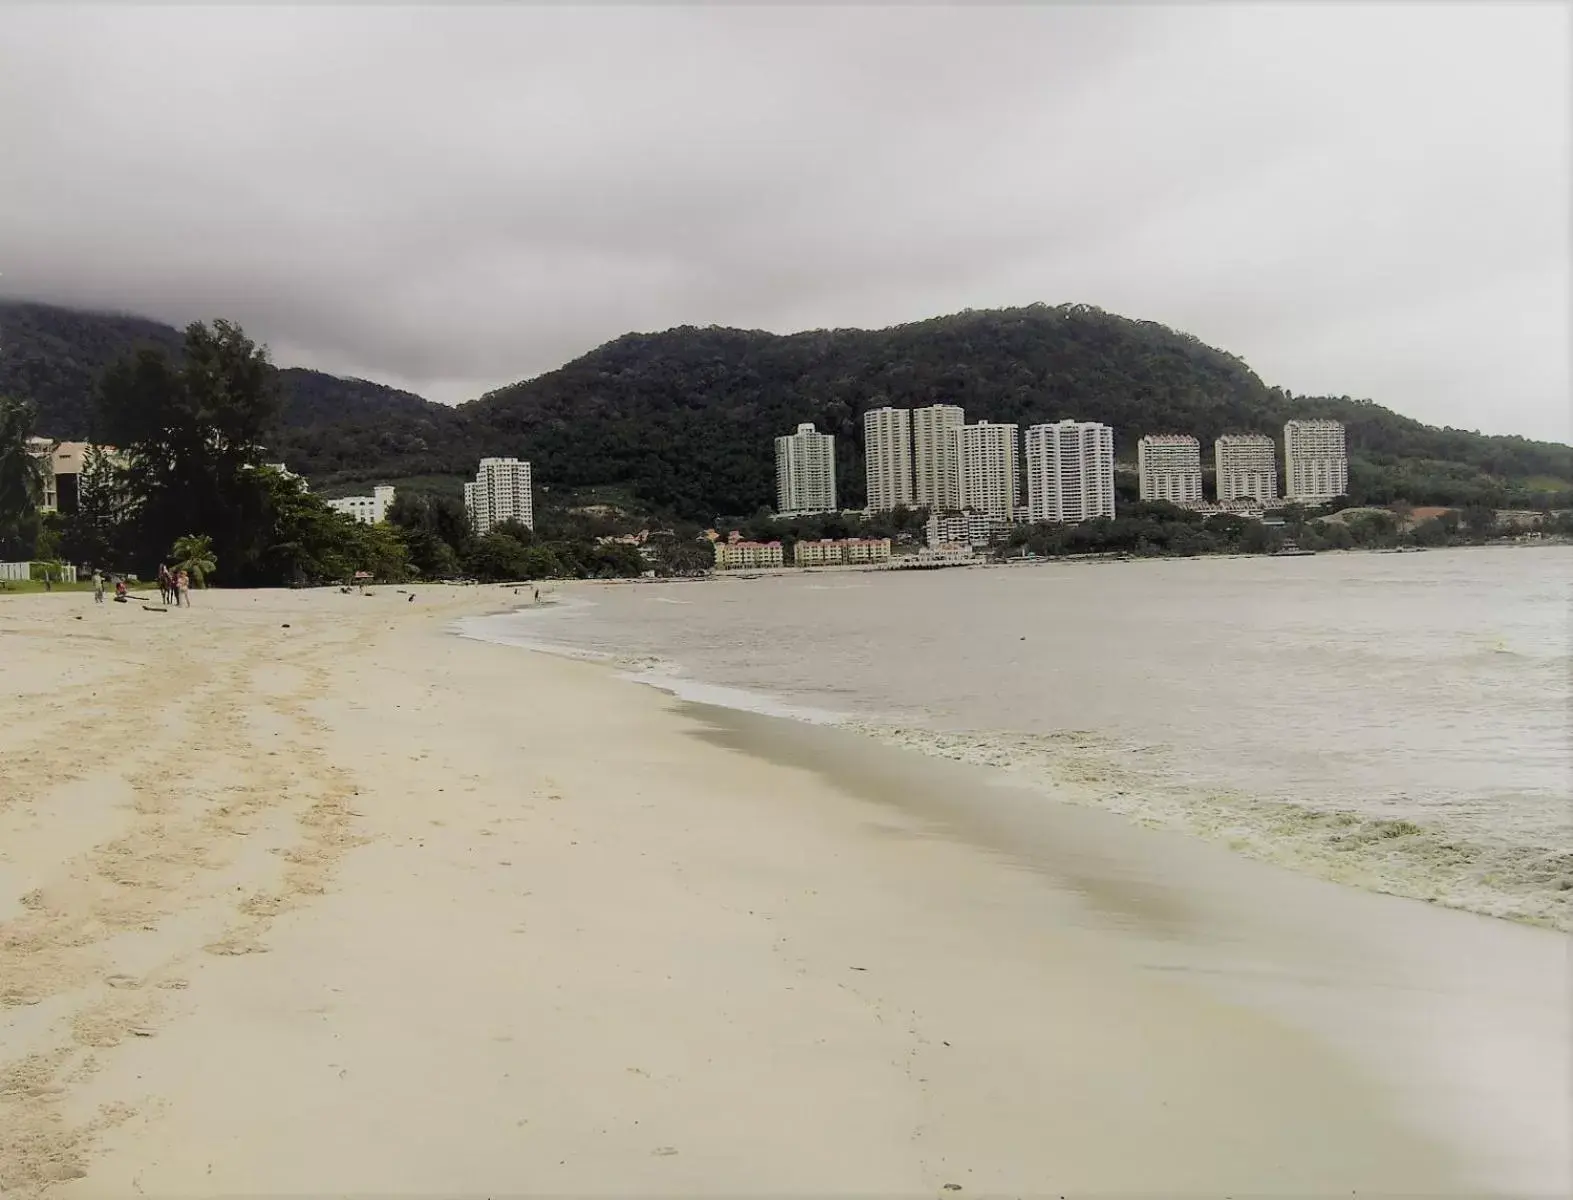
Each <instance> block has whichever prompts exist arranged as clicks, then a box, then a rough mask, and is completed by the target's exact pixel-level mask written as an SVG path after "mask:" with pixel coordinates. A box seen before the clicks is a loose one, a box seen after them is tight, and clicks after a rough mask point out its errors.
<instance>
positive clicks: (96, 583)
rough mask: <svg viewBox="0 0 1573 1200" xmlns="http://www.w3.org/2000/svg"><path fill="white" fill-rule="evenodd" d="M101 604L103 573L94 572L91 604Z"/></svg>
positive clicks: (102, 600) (102, 598)
mask: <svg viewBox="0 0 1573 1200" xmlns="http://www.w3.org/2000/svg"><path fill="white" fill-rule="evenodd" d="M103 602H104V573H103V572H102V571H94V572H93V603H94V604H102V603H103Z"/></svg>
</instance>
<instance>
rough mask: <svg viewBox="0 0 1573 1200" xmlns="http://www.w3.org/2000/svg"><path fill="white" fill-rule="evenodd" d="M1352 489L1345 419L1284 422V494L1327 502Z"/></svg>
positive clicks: (1309, 501)
mask: <svg viewBox="0 0 1573 1200" xmlns="http://www.w3.org/2000/svg"><path fill="white" fill-rule="evenodd" d="M1348 491H1349V449H1348V446H1347V444H1346V442H1345V440H1344V426H1343V423H1342V422H1341V421H1288V422H1286V423H1285V424H1284V495H1285V496H1287V497H1288V498H1289V499H1290V500H1294V501H1297V502H1298V503H1300V504H1325V503H1326V502H1327V501H1329V500H1331V499H1333V497H1335V496H1342V495H1344V494H1345V493H1347V492H1348Z"/></svg>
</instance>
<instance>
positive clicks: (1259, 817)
mask: <svg viewBox="0 0 1573 1200" xmlns="http://www.w3.org/2000/svg"><path fill="white" fill-rule="evenodd" d="M847 727H848V728H851V729H854V730H856V731H858V732H860V733H863V734H865V735H867V736H870V737H874V738H876V739H878V740H879V741H881V742H884V743H885V744H887V745H892V746H898V747H901V748H904V749H908V750H915V751H918V752H920V753H923V754H928V755H931V756H933V757H937V758H945V759H950V760H952V761H956V762H964V763H972V764H976V765H980V766H988V767H994V768H998V769H1001V770H1004V771H1008V772H1010V773H1011V774H1012V775H1013V776H1015V777H1017V778H1018V779H1019V780H1021V781H1022V782H1026V783H1028V784H1031V785H1034V786H1037V787H1040V788H1042V789H1044V790H1045V791H1048V792H1050V793H1052V794H1053V796H1054V797H1055V798H1056V799H1060V800H1066V801H1069V802H1071V803H1075V804H1083V805H1088V806H1091V807H1096V808H1102V809H1105V810H1107V811H1111V812H1114V813H1118V814H1120V815H1122V816H1125V817H1127V818H1129V819H1131V820H1133V821H1136V822H1137V823H1139V824H1143V825H1148V826H1151V827H1154V828H1162V829H1171V830H1176V831H1179V832H1183V833H1187V834H1191V835H1193V836H1198V837H1202V838H1205V839H1206V840H1208V841H1211V842H1215V843H1218V844H1221V845H1224V846H1227V847H1228V848H1229V849H1231V850H1233V851H1235V852H1237V853H1240V854H1243V855H1245V856H1247V857H1249V858H1253V859H1257V860H1258V861H1262V862H1270V863H1274V864H1276V865H1278V866H1283V867H1288V868H1291V869H1294V870H1298V871H1303V872H1306V873H1308V874H1313V875H1317V876H1319V877H1321V878H1324V879H1328V880H1332V881H1335V882H1338V883H1343V884H1347V885H1350V886H1354V887H1360V888H1364V889H1366V890H1369V891H1376V892H1385V893H1389V894H1391V895H1396V896H1405V897H1408V898H1410V899H1415V900H1425V901H1428V902H1430V903H1433V904H1440V905H1444V906H1446V907H1449V908H1459V909H1466V910H1468V911H1470V912H1476V913H1482V914H1484V915H1487V916H1493V917H1502V918H1506V919H1509V920H1515V921H1522V922H1526V923H1529V924H1535V925H1545V926H1549V927H1551V928H1554V929H1560V930H1565V931H1567V930H1573V838H1570V839H1569V844H1563V845H1544V844H1534V843H1525V842H1513V841H1510V840H1507V839H1505V838H1503V839H1494V838H1490V837H1487V836H1483V835H1482V833H1481V832H1480V831H1473V832H1471V833H1470V834H1469V835H1468V836H1461V833H1460V831H1458V830H1456V829H1449V828H1446V827H1444V826H1442V825H1440V824H1437V823H1435V822H1432V821H1427V820H1423V819H1415V818H1413V817H1397V816H1377V815H1372V814H1371V813H1362V812H1356V811H1353V810H1350V809H1343V808H1331V807H1323V806H1319V805H1311V804H1308V803H1299V802H1295V801H1292V800H1284V799H1278V798H1271V799H1269V798H1263V797H1259V796H1253V795H1249V794H1245V793H1241V792H1231V791H1226V790H1219V789H1210V788H1201V787H1196V786H1193V785H1190V784H1187V783H1184V782H1180V783H1175V782H1166V781H1164V780H1163V779H1162V778H1161V776H1160V775H1159V773H1158V771H1157V770H1153V769H1151V768H1149V769H1147V770H1144V769H1143V767H1144V766H1146V765H1147V764H1148V763H1151V760H1152V758H1153V756H1154V754H1156V753H1159V752H1161V748H1160V747H1136V748H1133V747H1129V746H1124V745H1120V744H1119V743H1117V742H1115V741H1114V740H1113V739H1110V738H1106V737H1103V736H1101V735H1099V734H1095V733H1089V732H1084V731H1067V732H1064V733H1055V734H1042V735H1035V734H993V733H942V732H937V731H934V730H930V729H916V728H901V727H893V726H883V725H877V724H872V723H868V722H854V723H850V724H849V725H848V726H847ZM1132 764H1134V765H1132Z"/></svg>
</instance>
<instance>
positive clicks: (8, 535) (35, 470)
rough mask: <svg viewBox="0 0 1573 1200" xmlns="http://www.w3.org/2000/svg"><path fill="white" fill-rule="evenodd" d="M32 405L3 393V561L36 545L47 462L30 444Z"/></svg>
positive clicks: (0, 413) (0, 465) (0, 520)
mask: <svg viewBox="0 0 1573 1200" xmlns="http://www.w3.org/2000/svg"><path fill="white" fill-rule="evenodd" d="M33 420H34V417H33V407H32V405H30V404H26V403H23V402H22V401H19V400H12V399H8V398H7V397H6V396H5V395H3V394H0V561H15V560H21V559H26V558H31V557H32V556H33V554H34V552H35V550H36V548H37V544H38V531H39V518H38V502H39V500H40V498H41V497H42V496H43V491H44V470H45V467H44V464H43V461H42V460H41V459H40V458H39V457H38V456H37V455H36V454H35V453H34V452H33V450H32V448H31V447H30V446H29V445H28V439H29V438H30V437H32V436H33Z"/></svg>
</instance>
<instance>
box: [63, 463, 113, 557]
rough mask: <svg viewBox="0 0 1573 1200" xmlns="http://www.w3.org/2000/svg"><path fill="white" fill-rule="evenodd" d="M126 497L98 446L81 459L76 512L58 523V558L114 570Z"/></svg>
mask: <svg viewBox="0 0 1573 1200" xmlns="http://www.w3.org/2000/svg"><path fill="white" fill-rule="evenodd" d="M127 502H128V496H127V493H126V489H125V486H124V483H123V481H122V479H121V477H120V475H119V473H118V472H117V471H116V470H115V467H114V464H113V463H111V462H110V460H109V456H108V455H107V454H105V453H104V451H103V449H102V448H101V447H99V446H94V445H89V446H88V448H87V450H86V451H85V452H84V453H83V455H82V474H81V475H80V476H79V478H78V481H77V505H76V511H75V512H73V513H70V514H68V515H67V516H65V517H64V518H62V521H61V526H62V528H61V541H60V545H61V554H62V555H63V556H64V557H65V558H66V559H68V560H69V561H71V562H74V563H81V564H88V565H92V566H96V567H100V568H104V567H113V566H114V558H115V547H116V546H117V545H118V544H119V542H120V531H121V525H122V523H123V521H124V519H125V514H126V510H127Z"/></svg>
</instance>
